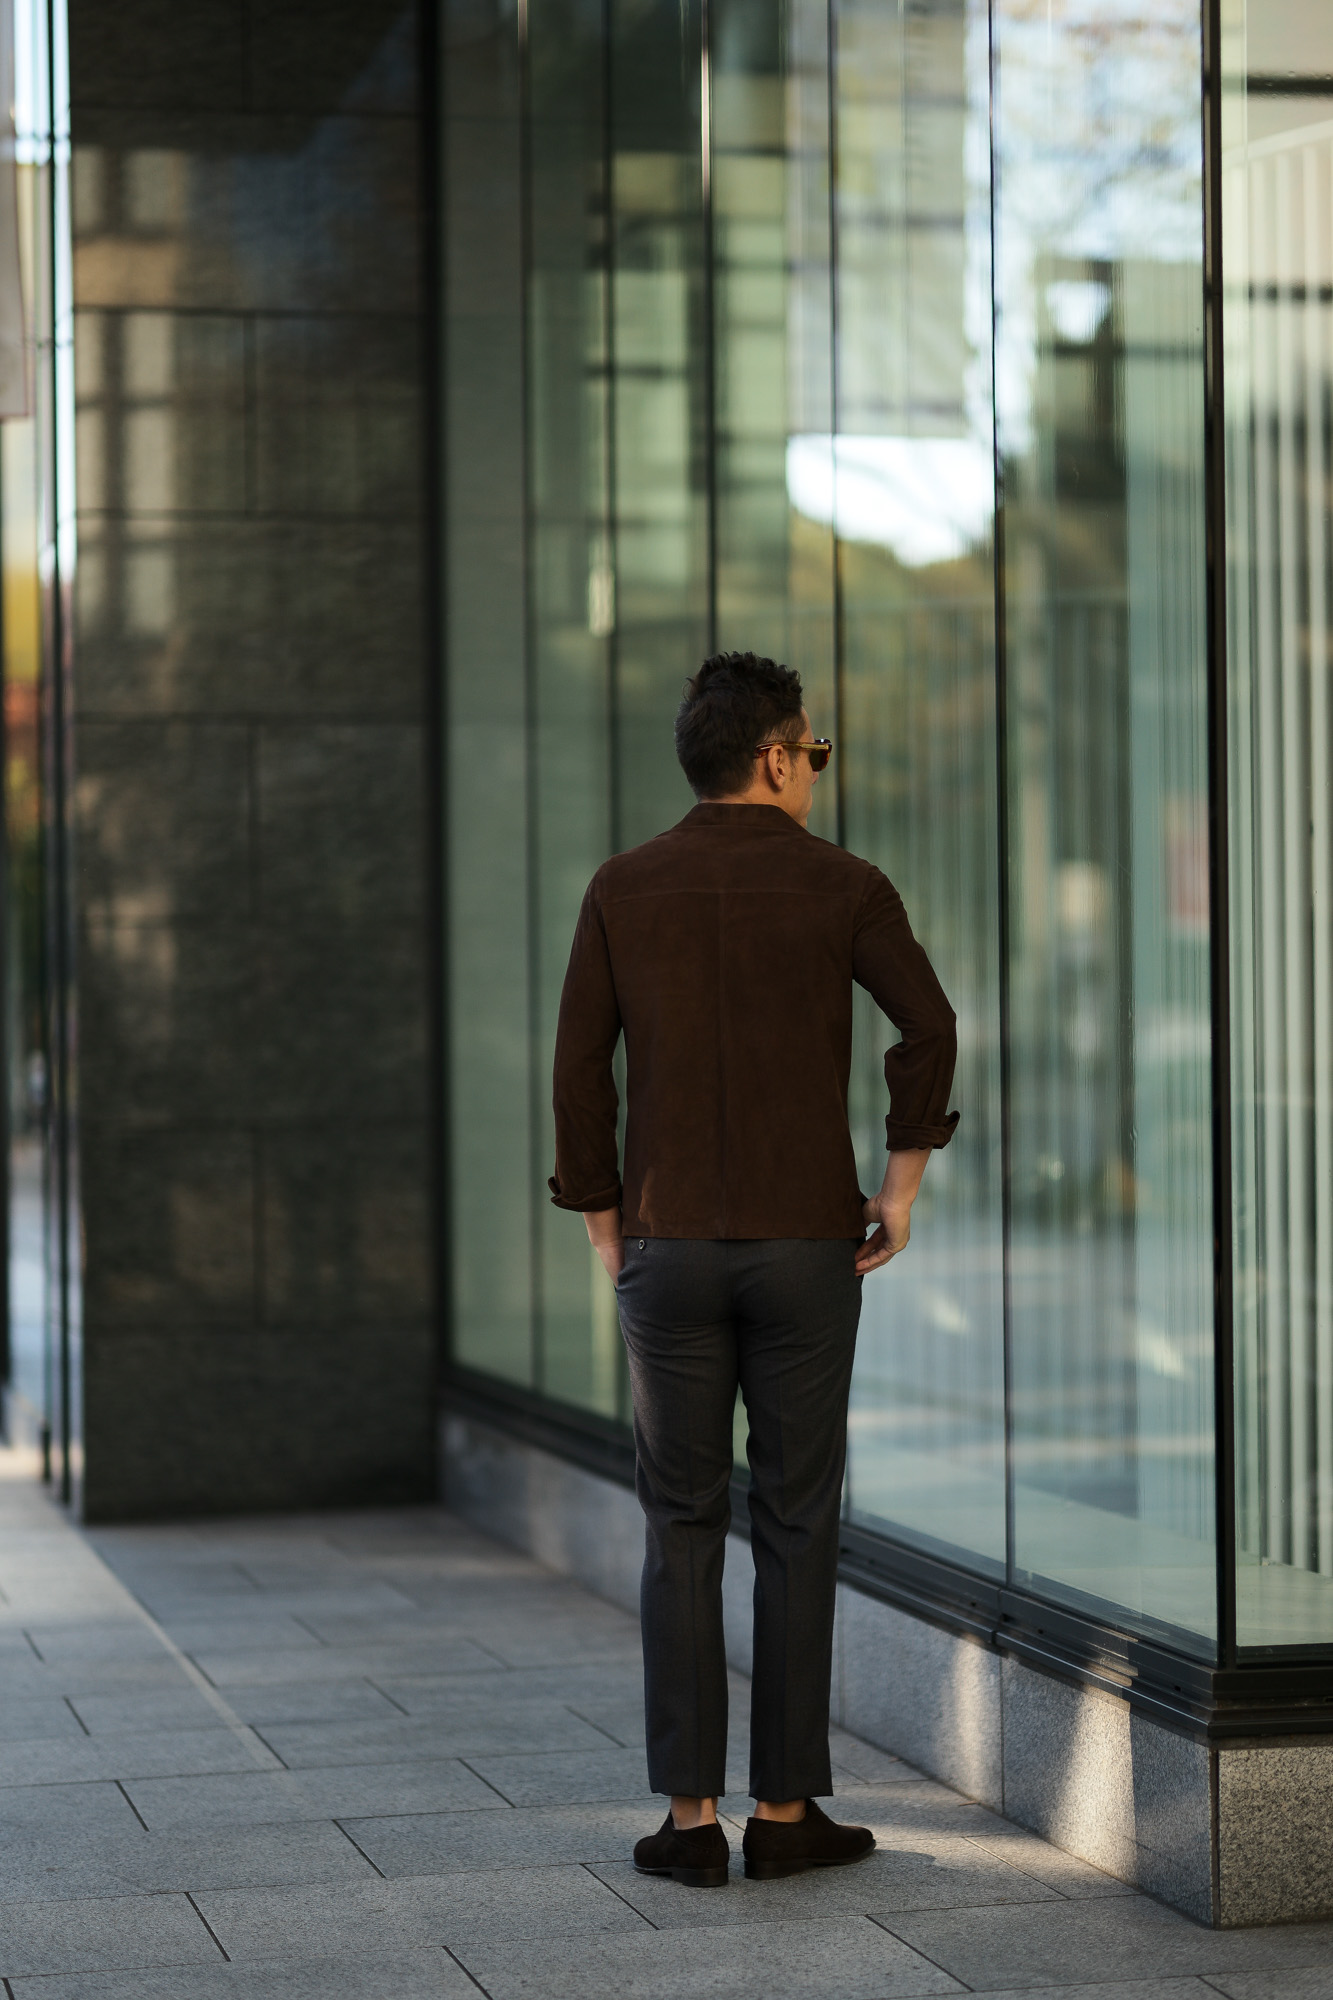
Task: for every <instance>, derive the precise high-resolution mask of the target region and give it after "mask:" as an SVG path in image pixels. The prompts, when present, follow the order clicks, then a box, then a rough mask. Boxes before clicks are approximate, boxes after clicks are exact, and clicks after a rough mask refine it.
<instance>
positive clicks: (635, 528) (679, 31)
mask: <svg viewBox="0 0 1333 2000" xmlns="http://www.w3.org/2000/svg"><path fill="white" fill-rule="evenodd" d="M700 58H701V50H700V41H699V0H615V4H614V6H613V19H612V60H611V129H612V146H613V157H612V162H611V204H612V217H613V224H612V244H613V278H612V286H611V296H612V311H611V367H612V377H613V379H612V413H613V414H612V439H613V443H612V450H613V482H614V483H613V494H614V499H613V506H614V510H615V572H616V575H615V597H616V629H615V656H616V683H615V686H616V709H617V732H616V756H617V772H616V814H615V820H616V824H615V827H614V829H613V837H614V840H615V844H616V846H617V848H625V847H634V846H636V845H637V844H638V842H639V841H642V840H648V839H650V838H651V836H652V835H653V834H655V833H661V832H662V830H663V828H664V827H668V826H673V825H674V824H675V823H676V821H677V820H679V819H680V818H682V817H683V815H684V814H685V813H686V812H688V811H689V809H690V807H691V806H692V805H693V804H694V800H693V797H692V796H691V793H690V791H689V788H688V786H687V785H686V783H685V780H684V778H683V776H682V775H681V771H680V766H679V765H678V764H677V762H676V755H675V750H674V748H673V746H672V733H671V732H672V724H673V723H674V721H675V716H676V710H677V709H678V708H679V706H680V696H681V688H682V685H683V683H684V682H685V680H686V678H687V677H688V676H689V675H690V674H691V673H693V671H694V669H695V668H696V667H697V666H698V664H699V662H700V661H701V660H702V659H703V658H704V656H705V654H706V653H707V651H708V628H709V603H708V599H709V584H708V567H709V548H708V543H709V529H708V403H709V398H708V369H707V341H706V334H705V328H706V304H707V300H706V291H705V285H704V225H703V187H702V166H703V152H702V141H701V131H700V110H701V99H702V68H701V61H700Z"/></svg>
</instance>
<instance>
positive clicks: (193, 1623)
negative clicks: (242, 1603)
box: [158, 1608, 324, 1677]
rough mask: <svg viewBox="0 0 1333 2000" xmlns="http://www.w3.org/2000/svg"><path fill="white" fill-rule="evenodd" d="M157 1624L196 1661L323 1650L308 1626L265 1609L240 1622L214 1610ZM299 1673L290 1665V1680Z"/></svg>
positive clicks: (165, 1620) (321, 1642)
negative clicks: (207, 1655) (210, 1656)
mask: <svg viewBox="0 0 1333 2000" xmlns="http://www.w3.org/2000/svg"><path fill="white" fill-rule="evenodd" d="M158 1623H159V1624H160V1625H161V1627H162V1629H163V1631H164V1632H169V1633H170V1635H171V1637H172V1639H173V1640H174V1642H175V1644H176V1645H178V1646H179V1647H180V1649H181V1651H182V1652H183V1653H188V1654H189V1655H190V1657H191V1659H197V1658H198V1656H199V1655H200V1654H201V1653H241V1652H246V1653H277V1652H297V1653H319V1652H322V1651H323V1650H324V1644H323V1641H322V1640H320V1639H317V1638H316V1637H315V1635H314V1633H313V1632H312V1631H311V1630H310V1629H309V1627H308V1626H306V1625H301V1624H298V1622H297V1620H296V1619H295V1618H291V1617H289V1616H287V1614H286V1613H285V1612H284V1613H279V1612H274V1611H270V1610H268V1609H267V1608H266V1609H265V1610H264V1612H263V1613H262V1615H260V1614H256V1615H255V1616H254V1617H253V1618H247V1619H246V1620H245V1621H244V1623H242V1622H241V1620H240V1619H238V1618H232V1617H229V1616H228V1615H227V1613H226V1612H224V1611H219V1610H216V1609H214V1610H210V1611H209V1612H208V1613H207V1614H202V1613H201V1614H200V1615H198V1616H193V1617H189V1618H160V1619H159V1620H158ZM299 1671H300V1669H299V1667H297V1666H293V1668H292V1674H293V1677H295V1675H296V1674H297V1673H298V1672H299Z"/></svg>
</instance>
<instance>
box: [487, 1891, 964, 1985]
mask: <svg viewBox="0 0 1333 2000" xmlns="http://www.w3.org/2000/svg"><path fill="white" fill-rule="evenodd" d="M699 1893H700V1894H701V1895H702V1894H706V1893H709V1892H706V1891H703V1890H701V1891H700V1892H699ZM716 1893H718V1894H721V1895H725V1894H727V1891H726V1890H721V1891H718V1892H716ZM458 1956H459V1958H460V1960H461V1961H462V1963H463V1964H464V1965H465V1966H466V1967H467V1969H468V1971H469V1972H470V1973H471V1974H472V1976H473V1978H474V1979H475V1980H476V1981H477V1983H478V1984H479V1985H480V1987H481V1988H482V1991H483V1992H484V1993H486V1994H487V1995H489V2000H693V1996H695V1995H709V1996H715V2000H775V1996H778V1995H781V1996H782V2000H906V1996H908V1995H911V1994H918V1993H921V1994H925V1993H961V1992H962V1991H963V1990H964V1989H963V1988H962V1986H961V1985H960V1984H959V1982H958V1981H957V1980H955V1979H952V1978H950V1976H949V1974H948V1973H946V1972H942V1971H941V1970H940V1968H939V1966H937V1965H932V1964H931V1963H930V1962H929V1960H927V1959H924V1958H922V1957H921V1956H920V1954H919V1953H917V1952H914V1951H912V1950H911V1949H910V1948H909V1947H908V1946H906V1945H903V1944H902V1943H900V1942H899V1941H898V1940H897V1939H894V1938H891V1937H890V1936H889V1935H888V1933H887V1932H886V1931H882V1930H880V1929H879V1928H878V1926H877V1925H875V1924H872V1923H870V1922H869V1921H868V1920H867V1919H866V1918H864V1917H828V1918H824V1919H822V1920H816V1921H813V1922H810V1923H804V1924H773V1925H771V1926H768V1927H763V1928H761V1927H759V1926H755V1925H750V1924H745V1925H739V1926H737V1927H736V1928H735V1929H734V1930H712V1929H709V1930H673V1931H646V1932H644V1933H642V1934H639V1935H636V1936H630V1937H614V1938H606V1937H601V1938H587V1939H579V1940H578V1941H576V1942H570V1943H564V1944H562V1943H560V1942H559V1941H558V1940H556V1939H551V1940H550V1941H548V1942H545V1943H542V1944H508V1943H506V1944H492V1943H487V1944H484V1945H462V1946H460V1947H459V1948H458Z"/></svg>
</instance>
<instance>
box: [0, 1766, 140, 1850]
mask: <svg viewBox="0 0 1333 2000" xmlns="http://www.w3.org/2000/svg"><path fill="white" fill-rule="evenodd" d="M138 1824H139V1822H138V1820H137V1819H136V1818H135V1816H134V1808H133V1806H132V1805H131V1804H130V1802H129V1800H128V1798H126V1796H125V1794H124V1792H123V1791H121V1789H120V1787H119V1786H118V1785H115V1784H112V1783H110V1782H103V1783H101V1784H94V1785H8V1786H4V1787H0V1845H2V1844H3V1843H4V1842H6V1841H10V1840H31V1839H34V1838H36V1837H37V1836H38V1835H40V1834H42V1833H56V1832H61V1831H64V1830H65V1829H66V1828H69V1827H87V1828H90V1829H96V1830H97V1832H98V1833H102V1832H105V1833H106V1834H107V1836H108V1837H109V1838H111V1839H114V1838H115V1837H116V1835H117V1834H118V1833H120V1832H121V1831H122V1830H123V1829H126V1828H128V1827H132V1826H137V1825H138Z"/></svg>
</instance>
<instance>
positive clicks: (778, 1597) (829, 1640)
mask: <svg viewBox="0 0 1333 2000" xmlns="http://www.w3.org/2000/svg"><path fill="white" fill-rule="evenodd" d="M831 752H832V745H831V744H830V743H829V742H828V741H827V739H823V738H821V739H818V740H814V739H812V737H811V723H810V718H809V716H808V715H807V714H806V711H805V708H804V706H803V703H802V694H801V683H800V680H799V678H798V677H797V675H796V674H794V673H793V672H791V671H790V669H788V668H787V667H783V666H777V665H775V664H774V662H773V661H772V660H765V659H757V658H756V657H755V656H754V654H753V653H729V654H722V655H719V656H718V657H716V658H714V659H711V660H707V661H705V663H704V665H703V666H702V667H701V668H700V670H699V672H698V673H697V674H696V675H695V677H694V679H693V680H692V681H690V682H689V683H688V685H687V687H686V690H685V699H684V701H683V703H682V704H681V709H680V713H679V715H678V717H677V719H676V754H677V756H678V757H679V759H680V762H681V765H682V767H683V769H684V772H685V776H686V778H687V779H688V780H689V783H690V786H691V788H692V790H693V792H694V794H695V797H696V798H697V799H698V800H699V804H698V805H697V806H696V807H695V808H694V810H693V811H692V812H690V813H687V815H686V816H685V818H684V819H683V820H682V821H681V822H680V824H679V826H676V827H673V828H672V829H671V831H670V832H668V833H664V834H660V835H659V836H658V837H657V839H656V840H650V841H648V842H647V843H646V844H645V845H644V846H642V847H637V848H634V849H632V850H631V851H630V852H629V853H627V854H620V855H617V856H616V857H615V858H614V859H613V860H611V861H608V862H606V863H605V865H604V866H603V867H601V868H600V869H599V870H598V872H597V874H596V875H595V876H594V878H593V881H592V884H591V886H590V887H589V889H588V893H587V895H586V897H585V898H584V902H583V908H582V911H581V912H580V915H579V921H578V927H577V930H576V932H575V937H574V948H573V952H572V954H571V957H570V962H569V971H568V973H567V975H566V979H565V987H564V993H563V996H562V999H561V1003H560V1023H559V1030H558V1033H557V1037H556V1052H555V1127H556V1170H555V1176H554V1178H553V1180H552V1181H551V1190H552V1194H553V1197H554V1200H555V1202H556V1205H557V1206H558V1207H561V1208H568V1209H576V1210H579V1211H581V1212H582V1214H583V1216H584V1220H585V1222H586V1224H587V1229H588V1236H589V1238H590V1240H591V1242H592V1243H593V1245H594V1247H595V1248H596V1250H597V1252H598V1255H599V1256H600V1258H601V1260H602V1263H603V1264H604V1265H605V1267H606V1270H607V1271H608V1273H609V1274H610V1276H611V1278H612V1280H613V1282H614V1283H615V1285H616V1289H617V1293H618V1296H619V1304H620V1323H621V1329H622V1332H623V1335H624V1339H625V1345H626V1348H627V1350H628V1353H629V1367H630V1379H631V1383H632V1387H633V1394H634V1438H635V1445H636V1448H637V1455H638V1472H637V1487H638V1494H639V1499H640V1501H641V1503H642V1506H643V1510H644V1514H645V1516H646V1521H647V1537H646V1542H647V1547H646V1557H645V1562H644V1570H643V1587H642V1598H641V1611H642V1621H643V1654H644V1689H645V1699H646V1709H647V1740H648V1774H649V1780H650V1783H651V1784H652V1787H653V1789H654V1791H658V1792H665V1793H667V1794H669V1795H670V1799H671V1810H670V1812H669V1814H668V1816H667V1819H666V1820H665V1822H664V1823H663V1826H662V1828H661V1830H660V1832H658V1833H656V1834H654V1835H651V1836H649V1837H647V1838H645V1839H643V1840H641V1841H640V1842H639V1843H638V1846H637V1847H636V1848H635V1851H634V1859H635V1862H636V1864H637V1866H638V1867H639V1868H641V1869H644V1870H648V1871H651V1872H654V1873H661V1874H669V1875H671V1876H673V1877H674V1878H675V1879H676V1880H677V1881H681V1882H689V1883H695V1884H698V1885H700V1886H704V1885H712V1884H720V1883H723V1882H725V1881H726V1879H727V1864H728V1860H729V1850H728V1847H727V1842H726V1839H725V1836H724V1835H723V1833H722V1829H721V1828H720V1826H719V1825H718V1824H717V1797H718V1794H719V1793H720V1792H721V1791H723V1790H724V1789H725V1784H726V1779H725V1768H726V1748H727V1670H726V1659H725V1653H724V1644H723V1630H722V1565H723V1555H724V1547H725V1542H726V1535H727V1529H728V1526H729V1523H730V1506H729V1484H730V1479H731V1471H732V1414H733V1410H734V1407H735V1400H736V1390H737V1387H738V1385H739V1388H740V1391H741V1394H742V1395H743V1396H744V1399H745V1408H746V1415H747V1418H748V1422H749V1441H748V1447H747V1449H748V1456H749V1461H750V1475H751V1485H750V1494H749V1507H750V1541H751V1548H752V1550H753V1554H754V1565H755V1588H754V1672H753V1686H752V1712H751V1727H750V1789H751V1792H752V1793H753V1795H754V1797H755V1799H756V1801H757V1804H756V1809H755V1814H754V1817H753V1818H752V1819H751V1820H750V1821H749V1822H748V1823H747V1826H746V1829H745V1838H744V1843H743V1850H744V1856H745V1872H746V1874H747V1875H751V1876H760V1877H769V1876H775V1875H787V1874H792V1873H794V1872H796V1871H797V1870H798V1869H803V1868H809V1867H815V1866H821V1865H829V1864H833V1863H838V1862H846V1861H857V1860H860V1859H861V1858H862V1857H863V1856H864V1855H866V1854H868V1853H869V1852H870V1851H871V1849H872V1848H873V1847H874V1844H875V1843H874V1839H873V1837H872V1835H871V1834H870V1833H869V1832H868V1831H867V1829H866V1828H864V1827H845V1826H837V1825H835V1824H834V1823H833V1822H832V1821H831V1820H829V1819H828V1818H827V1817H826V1816H825V1815H824V1814H823V1813H822V1812H821V1811H820V1809H819V1807H818V1806H817V1805H816V1804H815V1802H814V1801H815V1798H816V1796H827V1795H828V1794H829V1793H830V1792H831V1791H832V1789H833V1782H832V1774H831V1770H830V1764H829V1747H828V1719H829V1679H830V1670H831V1664H832V1651H833V1606H834V1589H835V1582H836V1574H837V1553H838V1519H839V1508H840V1501H841V1493H842V1475H843V1464H844V1459H845V1455H846V1436H847V1395H848V1388H849V1385H850V1381H851V1372H852V1356H853V1351H854V1348H855V1344H856V1327H857V1321H858V1319H859V1317H860V1311H861V1281H862V1279H863V1278H864V1277H865V1275H866V1273H867V1272H869V1271H874V1270H877V1269H878V1268H879V1266H880V1265H882V1264H886V1263H887V1262H888V1261H889V1259H890V1258H891V1257H895V1256H897V1254H898V1252H899V1251H900V1250H902V1249H904V1248H905V1246H906V1244H907V1239H908V1233H909V1218H910V1214H911V1207H912V1202H913V1200H914V1199H915V1197H916V1193H917V1190H918V1188H919V1187H920V1185H921V1177H922V1174H923V1173H924V1171H925V1167H926V1162H927V1160H928V1159H929V1157H930V1149H931V1148H932V1147H935V1146H943V1145H945V1144H947V1142H948V1140H949V1139H950V1137H951V1136H952V1133H953V1128H954V1125H955V1123H956V1122H957V1113H953V1114H952V1115H951V1114H949V1113H948V1111H947V1109H946V1107H947V1105H948V1101H949V1087H950V1084H951V1082H952V1080H953V1069H954V1058H955V1052H956V1038H955V1033H954V1016H953V1011H952V1009H951V1008H950V1006H949V1003H948V1001H947V1000H946V999H945V997H944V994H943V992H942V991H941V989H940V985H939V982H938V980H937V979H936V977H935V975H934V973H933V972H932V970H931V968H930V964H929V962H928V960H927V958H926V955H925V953H924V952H923V951H922V949H921V947H920V945H919V944H918V943H917V942H916V940H915V938H914V937H913V935H912V931H911V928H910V926H909V924H908V921H907V918H906V915H905V914H904V911H903V906H902V902H901V900H900V898H899V896H898V892H897V891H896V889H895V888H894V887H893V885H892V883H891V882H889V881H888V880H887V879H886V877H885V876H883V875H881V874H880V872H879V870H878V869H877V868H874V867H872V866H871V865H870V863H869V862H866V861H861V860H858V859H857V858H856V857H855V856H853V855H850V854H847V853H845V852H844V851H843V850H842V849H841V848H838V847H832V846H830V845H829V844H828V843H827V842H826V841H822V840H818V839H816V838H815V837H814V836H813V835H812V834H810V833H807V832H806V830H805V823H806V820H807V818H808V817H809V813H810V804H811V799H812V795H813V791H814V786H815V783H816V780H817V777H818V774H819V772H820V771H821V770H823V769H824V768H825V766H826V765H827V763H828V760H829V756H830V754H831ZM853 981H856V982H858V983H859V984H860V985H862V986H864V987H865V988H866V989H867V990H868V991H869V992H870V993H871V994H872V995H873V997H874V999H875V1000H876V1001H877V1002H878V1003H879V1005H880V1006H881V1007H882V1008H883V1010H884V1012H885V1013H886V1014H887V1015H888V1016H889V1018H890V1020H892V1021H893V1022H894V1023H895V1025H896V1026H897V1027H898V1029H899V1030H900V1032H901V1035H902V1040H901V1041H900V1042H899V1043H898V1044H897V1045H896V1046H895V1047H893V1048H891V1049H890V1050H889V1051H888V1053H887V1054H886V1056H885V1058H884V1073H885V1079H886V1081H887V1083H888V1086H889V1092H890V1105H891V1109H890V1113H889V1117H888V1121H887V1129H888V1146H889V1153H888V1162H887V1165H886V1168H885V1173H884V1182H883V1186H882V1187H881V1188H880V1190H879V1192H878V1194H876V1195H873V1196H872V1197H871V1198H870V1199H869V1200H868V1201H866V1200H864V1199H863V1197H862V1195H861V1192H860V1190H859V1188H858V1186H857V1179H856V1166H855V1161H854V1158H853V1152H852V1141H851V1134H850V1132H849V1130H848V1125H847V1080H848V1075H849V1072H850V1068H851V1041H852V983H853ZM622 1033H623V1034H624V1037H625V1057H626V1078H627V1122H626V1131H625V1171H624V1179H623V1183H622V1180H621V1176H620V1172H619V1161H618V1152H617V1134H616V1119H617V1110H618V1102H617V1094H616V1087H615V1083H614V1081H613V1077H612V1067H611V1066H612V1057H613V1055H614V1053H615V1048H616V1043H617V1041H618V1039H619V1037H620V1035H621V1034H622ZM867 1224H870V1225H873V1228H874V1234H873V1235H872V1236H871V1237H870V1238H869V1239H868V1240H866V1237H865V1228H866V1225H867Z"/></svg>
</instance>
